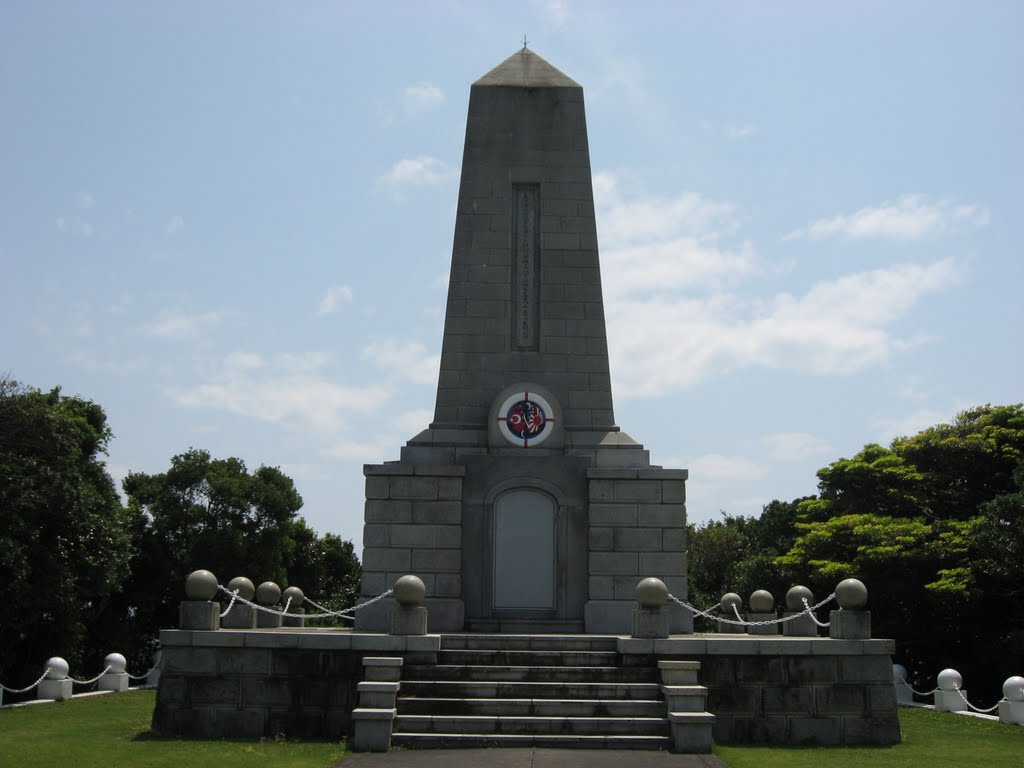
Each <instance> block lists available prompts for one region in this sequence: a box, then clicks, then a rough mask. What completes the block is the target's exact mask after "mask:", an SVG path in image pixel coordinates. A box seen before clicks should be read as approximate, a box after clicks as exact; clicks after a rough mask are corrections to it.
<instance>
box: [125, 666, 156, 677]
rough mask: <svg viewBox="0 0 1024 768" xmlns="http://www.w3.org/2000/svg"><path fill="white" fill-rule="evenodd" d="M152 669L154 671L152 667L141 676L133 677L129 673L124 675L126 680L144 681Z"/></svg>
mask: <svg viewBox="0 0 1024 768" xmlns="http://www.w3.org/2000/svg"><path fill="white" fill-rule="evenodd" d="M154 669H156V667H155V666H154V667H150V668H149V669H147V670H146V671H145V672H143V673H142V674H141V675H133V674H131V673H126V674H128V679H129V680H145V679H146V678H147V677H149V673H150V672H152V671H153V670H154Z"/></svg>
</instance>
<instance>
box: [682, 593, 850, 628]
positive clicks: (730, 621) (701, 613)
mask: <svg viewBox="0 0 1024 768" xmlns="http://www.w3.org/2000/svg"><path fill="white" fill-rule="evenodd" d="M835 596H836V593H835V592H833V593H832V594H831V595H829V596H828V597H826V598H825V599H824V600H822V601H821V602H820V603H818V604H817V605H813V606H807V607H806V608H805V609H804V610H802V611H800V612H799V613H794V614H793V615H792V616H784V617H783V618H781V619H768V620H766V621H742V620H740V621H736V620H735V619H726V618H723V617H722V616H716V615H714V614H712V613H708V611H702V610H700V609H699V608H694V607H693V606H692V605H690V604H689V603H687V602H684V601H682V600H680V599H679V598H678V597H676V596H675V595H673V594H672V593H669V596H668V598H669V600H672V601H673V602H675V603H678V604H679V605H681V606H682V607H683V608H685V609H686V610H688V611H690V612H691V613H692V614H694V615H695V616H703V617H704V618H705V619H711V621H720V622H722V623H723V624H735V625H737V626H743V627H763V626H767V625H768V624H783V623H785V622H787V621H793V620H794V619H798V618H800V617H801V616H803V615H804V614H808V613H810V614H811V617H812V618H813V611H816V610H818V609H819V608H822V607H824V606H825V605H828V604H829V603H830V602H832V600H833V599H834V598H835ZM806 604H807V601H806V600H805V601H804V605H806ZM734 607H735V606H734ZM709 610H710V609H709ZM815 623H816V624H818V626H823V627H827V626H828V624H821V623H820V622H818V621H817V619H815Z"/></svg>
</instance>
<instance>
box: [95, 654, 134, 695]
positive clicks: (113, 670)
mask: <svg viewBox="0 0 1024 768" xmlns="http://www.w3.org/2000/svg"><path fill="white" fill-rule="evenodd" d="M127 665H128V662H127V661H126V660H125V658H124V656H122V655H121V654H120V653H108V654H107V657H106V658H105V659H104V660H103V668H104V669H106V670H107V671H106V672H104V673H103V674H102V675H101V676H100V679H99V681H98V684H97V690H100V691H127V690H128V684H129V679H128V673H127V672H125V671H124V670H125V667H126V666H127Z"/></svg>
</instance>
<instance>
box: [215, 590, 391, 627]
mask: <svg viewBox="0 0 1024 768" xmlns="http://www.w3.org/2000/svg"><path fill="white" fill-rule="evenodd" d="M217 587H218V588H219V589H220V590H222V591H223V592H225V593H226V594H229V595H232V594H236V593H234V592H232V591H231V590H229V589H228V588H227V587H225V586H223V585H221V584H218V585H217ZM393 593H394V590H392V589H389V590H387V591H386V592H383V593H381V594H379V595H377V597H375V598H373V599H372V600H367V601H366V602H365V603H362V604H361V605H357V606H355V607H354V608H349V609H348V610H352V611H358V610H359V609H360V608H365V607H366V606H368V605H372V604H373V603H376V602H377V601H378V600H383V599H384V598H385V597H388V596H389V595H391V594H393ZM237 599H238V600H239V601H241V602H242V603H244V604H245V605H248V606H249V607H250V608H255V609H256V610H257V611H263V612H264V613H270V614H273V615H275V616H288V617H291V618H296V619H298V618H306V619H324V618H329V617H334V616H339V615H341V614H340V613H338V612H334V611H329V612H326V613H288V612H287V610H284V611H278V610H276V609H274V608H267V607H265V606H262V605H257V604H256V603H254V602H252V601H251V600H246V599H245V598H244V597H242V596H241V595H237ZM310 602H311V603H312V600H311V601H310ZM288 605H291V598H288V603H287V604H286V605H285V608H286V609H287V607H288ZM314 605H315V603H314ZM343 618H351V617H348V616H343Z"/></svg>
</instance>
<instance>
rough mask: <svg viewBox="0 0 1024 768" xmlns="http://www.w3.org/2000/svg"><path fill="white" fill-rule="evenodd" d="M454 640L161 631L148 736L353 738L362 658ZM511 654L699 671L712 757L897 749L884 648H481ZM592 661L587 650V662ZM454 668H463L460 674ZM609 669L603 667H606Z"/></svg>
mask: <svg viewBox="0 0 1024 768" xmlns="http://www.w3.org/2000/svg"><path fill="white" fill-rule="evenodd" d="M474 637H483V636H475V635H467V634H464V633H460V634H458V635H424V636H393V635H384V634H371V633H361V632H353V631H349V630H337V629H309V628H305V629H298V628H294V629H293V628H284V629H277V630H219V631H215V632H205V631H186V630H164V631H163V632H161V637H160V640H161V644H162V646H163V653H164V668H163V673H162V675H161V678H160V687H159V690H158V694H157V706H156V710H155V711H154V713H153V727H154V729H155V730H156V731H158V732H159V733H162V734H166V735H182V736H193V737H206V738H243V739H257V738H263V737H272V736H276V735H278V734H283V735H285V736H288V737H290V738H329V739H338V738H344V737H346V736H350V735H351V733H352V711H353V709H355V708H356V706H357V702H358V695H357V686H358V684H359V683H360V682H362V680H363V675H364V668H363V658H365V657H380V656H393V657H400V658H402V659H404V660H405V664H406V665H407V666H409V667H417V668H419V669H422V668H423V667H424V666H428V665H431V664H434V663H436V662H437V660H438V654H439V653H440V652H442V650H443V649H445V648H447V649H449V650H452V651H454V650H457V649H459V648H463V649H465V648H467V647H468V646H467V640H466V638H474ZM486 637H488V638H489V639H490V640H491V642H489V643H488V644H489V645H494V644H495V643H499V644H500V646H501V647H504V646H507V648H508V651H509V652H510V653H513V654H514V652H515V651H517V650H524V649H531V648H532V649H539V648H543V649H552V648H555V649H558V651H557V652H559V653H563V654H572V653H579V652H585V651H587V650H588V649H591V646H594V644H595V643H596V644H597V645H599V646H600V647H601V650H602V651H610V650H611V649H612V648H614V652H613V653H614V656H615V659H614V661H615V665H616V666H618V667H622V668H627V669H628V668H632V669H637V668H644V667H647V668H650V669H651V670H657V668H658V662H659V661H666V660H678V661H695V662H699V664H700V670H699V673H698V682H699V684H700V685H701V686H704V687H706V688H707V711H708V712H709V713H711V714H712V715H714V716H715V721H714V725H713V736H714V740H715V742H717V743H722V744H729V743H735V744H793V745H799V744H804V745H815V746H838V745H846V746H855V745H884V744H894V743H897V742H899V739H900V734H899V722H898V719H897V714H896V696H895V689H894V686H893V683H892V660H891V655H892V653H893V646H894V643H893V641H891V640H832V639H828V638H796V637H794V638H789V637H771V638H767V637H766V638H760V637H746V636H742V635H721V634H716V635H686V636H676V637H670V638H667V639H653V640H652V639H639V638H632V637H624V636H614V635H527V634H519V635H515V634H508V635H488V636H486ZM591 650H593V651H595V652H596V650H597V647H596V646H594V648H593V649H591ZM463 663H465V662H463ZM610 663H612V662H611V661H609V660H603V661H602V662H601V664H602V665H603V666H607V665H608V664H610Z"/></svg>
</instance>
